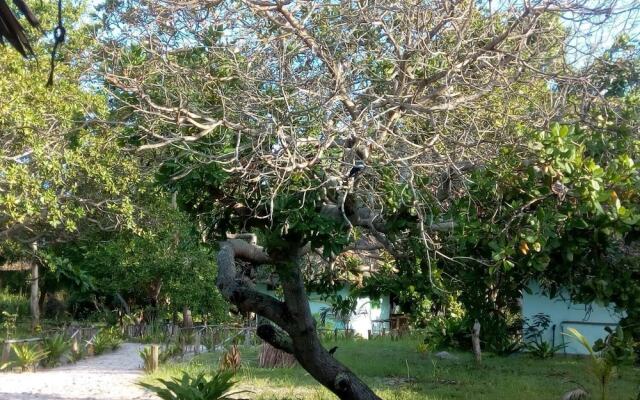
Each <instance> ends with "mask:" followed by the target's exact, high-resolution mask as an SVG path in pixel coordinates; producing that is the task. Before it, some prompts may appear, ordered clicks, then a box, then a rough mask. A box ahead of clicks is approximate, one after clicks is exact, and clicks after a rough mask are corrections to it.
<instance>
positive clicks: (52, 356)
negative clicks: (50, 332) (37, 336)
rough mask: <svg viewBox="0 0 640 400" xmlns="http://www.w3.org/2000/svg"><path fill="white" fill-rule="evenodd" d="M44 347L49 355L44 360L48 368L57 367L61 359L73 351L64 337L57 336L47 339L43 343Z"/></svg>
mask: <svg viewBox="0 0 640 400" xmlns="http://www.w3.org/2000/svg"><path fill="white" fill-rule="evenodd" d="M43 347H44V350H45V351H46V352H47V353H48V354H47V358H46V359H45V360H44V364H45V365H46V366H47V367H55V366H56V365H57V364H58V363H59V362H60V361H61V358H62V357H63V356H65V355H67V352H68V351H69V350H70V349H71V343H70V342H69V341H68V340H67V339H65V337H64V335H62V334H57V335H54V336H50V337H48V338H45V339H44V341H43ZM69 357H70V355H69Z"/></svg>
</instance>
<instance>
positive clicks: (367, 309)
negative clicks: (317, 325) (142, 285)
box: [257, 284, 390, 338]
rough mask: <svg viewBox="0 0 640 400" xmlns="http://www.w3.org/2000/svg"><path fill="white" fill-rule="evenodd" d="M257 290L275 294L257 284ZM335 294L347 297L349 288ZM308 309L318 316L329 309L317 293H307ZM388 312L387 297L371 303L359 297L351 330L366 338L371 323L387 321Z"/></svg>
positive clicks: (327, 304) (340, 326) (336, 322)
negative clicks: (324, 309) (323, 310)
mask: <svg viewBox="0 0 640 400" xmlns="http://www.w3.org/2000/svg"><path fill="white" fill-rule="evenodd" d="M257 288H258V290H260V291H261V292H263V293H267V294H269V295H272V296H275V293H274V292H272V291H268V290H267V286H266V285H265V284H258V285H257ZM337 294H340V295H342V297H347V296H348V295H349V288H348V287H347V286H345V287H343V288H342V289H340V291H338V292H337ZM309 307H310V308H311V313H312V314H320V312H322V309H323V308H325V307H330V304H329V303H328V302H325V301H322V299H321V297H320V295H319V294H317V293H309ZM389 312H390V300H389V296H383V297H382V299H380V300H379V301H374V302H371V300H370V299H369V298H368V297H361V298H359V299H358V303H357V305H356V315H354V316H353V317H352V318H351V328H352V329H353V330H355V332H356V333H357V334H359V335H360V336H362V337H364V338H366V337H367V331H369V330H373V326H372V323H371V321H373V320H379V319H385V320H387V319H389V315H390V314H389ZM331 324H332V325H333V326H334V327H336V328H343V326H342V323H341V322H339V321H333V320H331ZM385 328H386V329H389V324H388V323H387V324H385Z"/></svg>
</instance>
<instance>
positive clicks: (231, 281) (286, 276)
mask: <svg viewBox="0 0 640 400" xmlns="http://www.w3.org/2000/svg"><path fill="white" fill-rule="evenodd" d="M300 248H301V246H292V248H291V250H290V251H289V254H292V256H291V257H290V258H288V259H280V260H275V259H272V258H271V257H269V256H268V255H267V254H266V253H265V252H264V250H263V249H262V248H261V247H259V246H256V245H254V244H251V243H248V242H246V241H244V240H240V239H231V240H227V241H225V242H223V243H221V246H220V252H219V253H218V278H217V285H218V288H219V289H220V292H221V293H222V295H223V296H224V297H225V298H227V299H228V300H229V301H230V302H231V303H232V304H234V305H236V306H237V307H238V309H239V310H240V311H242V312H249V311H251V312H255V313H257V314H259V315H261V316H263V317H264V318H267V319H269V320H270V321H272V322H273V323H275V324H276V325H277V326H278V327H274V326H272V325H268V324H263V325H261V326H259V327H258V331H257V333H258V336H260V337H261V338H262V339H263V340H265V341H266V342H268V343H269V344H271V345H272V346H274V347H276V348H278V349H280V350H283V351H286V352H288V353H291V354H293V355H294V356H295V358H296V360H298V362H299V363H300V365H302V367H303V368H304V369H305V370H306V371H307V372H309V374H311V376H313V377H314V378H315V379H316V380H317V381H318V382H320V383H321V384H322V385H323V386H325V387H326V388H327V389H329V390H331V391H332V392H333V393H335V394H336V395H337V396H338V397H339V398H341V399H343V400H380V398H379V397H378V396H377V395H376V394H375V393H374V392H373V391H372V390H371V389H370V388H369V387H368V386H367V385H366V384H365V383H364V382H363V381H362V380H360V378H358V377H357V376H356V375H355V374H354V373H353V372H351V371H350V370H349V369H348V368H347V367H345V366H344V365H342V364H341V363H340V362H338V360H336V359H335V358H333V356H332V355H331V354H329V352H328V351H327V350H325V348H324V347H323V346H322V344H321V343H320V339H319V338H318V334H317V331H316V327H315V320H314V319H313V316H312V314H311V309H310V308H309V299H308V297H307V294H306V291H305V288H304V281H303V277H302V274H301V270H300V253H301V252H300ZM236 257H238V258H242V259H245V260H248V261H251V262H253V263H255V264H265V263H272V264H274V265H276V268H277V270H278V272H279V275H280V277H281V281H282V286H283V289H284V299H285V300H284V302H282V301H279V300H278V299H276V298H274V297H271V296H269V295H266V294H264V293H260V292H259V291H257V290H256V289H255V288H254V287H253V285H252V284H251V282H248V281H247V280H244V279H242V278H241V277H239V276H237V274H236V268H235V258H236Z"/></svg>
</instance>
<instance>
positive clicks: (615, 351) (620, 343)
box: [593, 325, 636, 366]
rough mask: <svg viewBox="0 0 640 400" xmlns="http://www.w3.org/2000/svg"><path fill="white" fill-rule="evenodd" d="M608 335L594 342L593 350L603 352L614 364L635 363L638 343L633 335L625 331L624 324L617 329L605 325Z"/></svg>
mask: <svg viewBox="0 0 640 400" xmlns="http://www.w3.org/2000/svg"><path fill="white" fill-rule="evenodd" d="M604 330H605V331H606V332H607V337H606V338H605V339H604V340H603V339H598V340H596V342H595V343H594V344H593V350H594V351H596V352H601V353H602V354H603V356H604V357H606V358H607V359H609V362H611V363H612V364H613V365H616V366H617V365H622V364H633V362H634V361H635V359H636V353H635V346H636V343H635V341H634V340H633V337H631V335H628V334H626V333H625V331H624V329H623V328H622V326H620V325H618V326H617V327H616V328H615V329H611V327H608V326H607V327H605V328H604Z"/></svg>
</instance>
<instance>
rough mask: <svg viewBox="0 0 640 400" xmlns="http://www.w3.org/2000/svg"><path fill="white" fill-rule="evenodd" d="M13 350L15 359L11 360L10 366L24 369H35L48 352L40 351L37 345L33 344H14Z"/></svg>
mask: <svg viewBox="0 0 640 400" xmlns="http://www.w3.org/2000/svg"><path fill="white" fill-rule="evenodd" d="M13 352H14V353H15V355H16V360H15V361H13V362H11V363H10V364H9V365H10V366H11V367H19V368H20V369H21V370H22V371H23V372H24V371H29V370H31V371H35V370H36V368H37V367H38V364H40V361H42V360H44V359H45V358H46V357H47V355H48V353H47V352H46V351H42V350H41V349H40V348H39V347H38V346H37V345H33V344H28V343H25V344H14V345H13Z"/></svg>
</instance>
